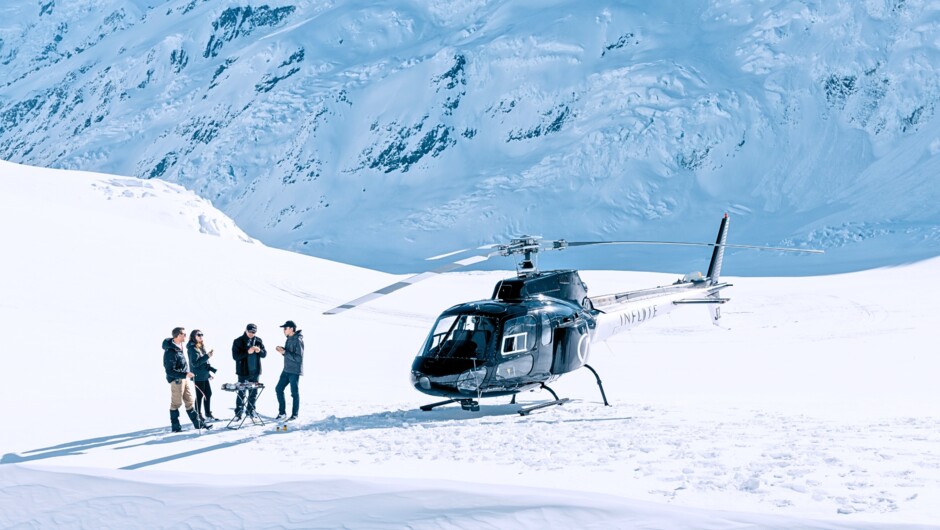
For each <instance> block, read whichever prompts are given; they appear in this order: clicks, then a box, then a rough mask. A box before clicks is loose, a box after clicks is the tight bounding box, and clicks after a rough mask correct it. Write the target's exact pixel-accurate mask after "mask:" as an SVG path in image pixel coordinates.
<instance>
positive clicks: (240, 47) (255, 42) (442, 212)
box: [0, 0, 940, 275]
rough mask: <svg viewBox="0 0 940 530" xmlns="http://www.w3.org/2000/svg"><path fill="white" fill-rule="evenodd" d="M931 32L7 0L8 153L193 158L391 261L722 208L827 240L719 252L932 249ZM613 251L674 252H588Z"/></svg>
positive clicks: (341, 4) (854, 263) (58, 163)
mask: <svg viewBox="0 0 940 530" xmlns="http://www.w3.org/2000/svg"><path fill="white" fill-rule="evenodd" d="M938 42H940V5H938V4H937V2H931V1H929V0H903V1H902V0H894V1H887V0H863V1H859V0H832V1H828V2H814V1H809V0H796V1H792V0H770V1H744V0H711V1H708V2H702V1H700V0H676V1H671V2H658V3H653V4H651V3H649V2H606V1H602V2H590V3H587V4H585V3H584V2H580V1H577V0H551V1H537V2H533V1H530V0H474V1H465V0H430V1H414V0H394V1H390V2H382V3H378V4H377V3H375V2H368V1H362V0H343V1H326V2H324V1H312V0H272V1H267V2H248V1H247V0H221V1H213V2H208V1H205V0H161V1H150V2H143V1H140V0H72V1H68V2H65V1H62V0H44V1H42V2H35V1H34V0H7V1H5V2H4V3H3V5H2V6H0V80H2V81H0V87H2V88H0V159H4V160H12V161H14V162H21V163H28V164H31V165H38V166H45V167H60V168H68V169H82V170H92V171H104V172H108V173H115V174H122V175H135V176H138V177H144V178H159V179H164V180H168V181H171V182H175V183H178V184H182V185H184V186H186V188H187V189H191V190H194V191H195V192H196V193H198V194H199V195H200V196H202V197H205V198H208V199H210V200H212V202H213V204H214V205H215V206H217V207H218V208H220V209H221V210H222V211H224V212H225V213H226V214H228V215H229V216H230V217H232V218H233V219H235V220H236V221H237V222H238V223H239V226H241V227H242V228H243V229H244V230H245V231H246V232H247V233H248V234H250V235H251V236H252V237H255V238H257V239H259V240H262V241H264V242H265V243H267V244H268V245H270V246H274V247H278V248H284V249H291V250H296V251H299V252H302V253H305V254H310V255H316V256H320V257H325V258H331V259H334V260H338V261H343V262H346V263H355V264H359V265H368V266H371V267H373V268H380V269H383V270H387V271H393V272H413V271H415V270H418V269H420V267H421V265H422V262H421V260H422V259H423V258H424V257H426V256H433V255H438V254H441V253H444V252H447V251H450V250H454V249H457V248H465V247H467V246H474V245H479V244H484V243H494V242H502V241H503V240H505V239H506V238H507V237H508V236H511V235H520V234H524V233H529V234H531V233H536V234H540V235H544V236H546V237H551V238H567V239H569V240H589V239H675V238H677V237H680V238H683V239H688V240H696V241H697V240H704V239H706V238H708V237H711V236H712V233H713V227H712V225H713V223H715V222H716V221H715V219H716V218H717V217H719V216H720V215H721V213H722V212H723V211H730V212H732V213H733V214H734V215H735V216H736V217H737V218H738V219H740V220H741V221H742V222H740V223H738V224H737V225H736V226H737V230H738V232H737V234H738V236H739V237H740V241H743V242H750V243H754V244H770V245H774V246H778V245H780V244H794V245H808V246H816V247H824V248H826V249H828V250H829V253H828V254H827V257H826V258H825V259H823V260H818V259H803V258H802V257H799V256H793V257H788V258H784V259H783V260H781V259H780V257H779V256H775V255H772V254H753V255H749V256H745V257H743V258H742V259H738V260H732V261H731V263H729V270H728V272H729V273H732V274H734V273H746V274H748V275H766V274H769V273H772V274H786V275H793V274H807V273H821V272H843V271H850V270H860V269H865V268H871V267H875V266H884V265H896V264H899V263H907V262H912V261H916V260H920V259H924V258H927V257H932V256H937V255H938V254H940V209H938V206H937V205H938V204H940V187H938V185H937V174H938V173H940V162H938V160H940V157H938V156H937V152H938V150H940V137H938V133H937V131H938V130H940V126H938V119H940V118H938V113H937V112H936V109H937V101H938V97H940V82H938V80H940V71H938V65H940V49H938V46H940V45H938ZM621 256H629V259H630V260H631V262H632V264H633V266H632V267H631V268H633V269H640V270H661V269H662V268H664V267H668V266H672V264H674V263H676V262H677V260H681V259H683V258H681V257H677V256H667V257H663V255H662V254H661V253H659V252H650V253H631V254H624V255H613V256H612V255H611V253H609V252H607V253H597V254H583V255H581V256H579V257H578V258H577V259H579V260H580V264H581V265H582V266H589V267H590V268H595V269H597V268H613V267H618V266H619V264H620V263H621V261H622V260H623V259H626V257H621ZM682 265H683V266H682V267H681V269H686V268H688V267H689V266H691V263H689V262H683V263H682ZM493 266H495V267H501V268H505V267H508V265H503V264H496V265H493Z"/></svg>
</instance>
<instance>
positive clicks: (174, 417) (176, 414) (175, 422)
mask: <svg viewBox="0 0 940 530" xmlns="http://www.w3.org/2000/svg"><path fill="white" fill-rule="evenodd" d="M170 429H171V430H172V431H173V432H181V431H182V430H183V427H181V426H180V411H178V410H171V411H170Z"/></svg>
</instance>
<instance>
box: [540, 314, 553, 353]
mask: <svg viewBox="0 0 940 530" xmlns="http://www.w3.org/2000/svg"><path fill="white" fill-rule="evenodd" d="M551 343H552V323H551V321H550V320H549V319H548V315H546V314H542V345H543V346H548V345H549V344H551Z"/></svg>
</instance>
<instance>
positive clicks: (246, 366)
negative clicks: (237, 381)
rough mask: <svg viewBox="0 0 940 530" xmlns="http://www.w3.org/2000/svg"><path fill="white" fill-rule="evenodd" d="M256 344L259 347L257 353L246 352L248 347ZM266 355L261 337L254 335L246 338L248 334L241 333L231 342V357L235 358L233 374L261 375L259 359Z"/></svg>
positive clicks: (244, 375) (245, 375)
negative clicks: (259, 349)
mask: <svg viewBox="0 0 940 530" xmlns="http://www.w3.org/2000/svg"><path fill="white" fill-rule="evenodd" d="M251 346H257V347H259V348H261V351H260V352H258V353H253V354H251V355H249V354H248V348H250V347H251ZM267 355H268V351H267V350H265V349H264V343H263V342H261V337H258V336H257V335H255V336H254V337H252V338H250V339H249V338H248V335H245V334H242V336H241V337H238V338H237V339H235V341H234V342H232V359H235V374H236V375H240V376H243V377H250V376H258V375H261V359H263V358H264V357H266V356H267Z"/></svg>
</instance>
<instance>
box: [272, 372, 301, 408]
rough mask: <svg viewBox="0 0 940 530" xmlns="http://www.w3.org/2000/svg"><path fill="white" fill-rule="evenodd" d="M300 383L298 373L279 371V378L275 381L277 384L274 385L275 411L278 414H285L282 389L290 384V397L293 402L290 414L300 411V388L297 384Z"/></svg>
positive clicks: (285, 406) (285, 405)
mask: <svg viewBox="0 0 940 530" xmlns="http://www.w3.org/2000/svg"><path fill="white" fill-rule="evenodd" d="M299 383H300V375H299V374H289V373H287V372H281V378H280V379H278V381H277V386H276V387H274V392H275V393H277V412H278V414H285V412H284V411H285V410H287V403H286V401H287V400H286V399H284V389H285V388H287V385H288V384H289V385H290V399H291V401H292V402H293V403H292V404H291V416H296V415H297V413H298V412H300V389H299V388H298V385H299Z"/></svg>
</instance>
